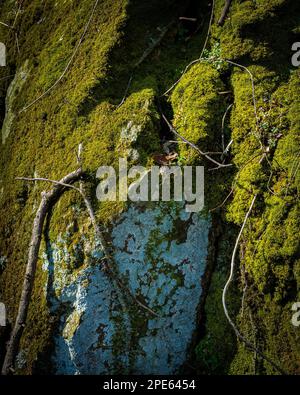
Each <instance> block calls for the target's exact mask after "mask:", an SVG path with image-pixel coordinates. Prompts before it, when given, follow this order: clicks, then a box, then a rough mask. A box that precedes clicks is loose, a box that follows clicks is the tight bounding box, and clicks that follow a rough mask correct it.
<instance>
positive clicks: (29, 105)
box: [19, 0, 99, 114]
mask: <svg viewBox="0 0 300 395" xmlns="http://www.w3.org/2000/svg"><path fill="white" fill-rule="evenodd" d="M98 2H99V0H96V1H95V4H94V7H93V9H92V12H91V15H90V18H89V20H88V22H87V24H86V25H85V28H84V31H83V33H82V35H81V37H80V40H79V41H78V43H77V45H76V47H75V49H74V52H73V54H72V56H71V58H70V60H69V62H68V63H67V66H66V67H65V69H64V71H63V72H62V74H61V75H60V77H59V78H58V79H57V80H56V81H55V82H54V84H53V85H51V86H50V88H48V89H47V90H46V91H45V92H44V93H42V94H41V95H40V96H39V97H38V98H36V99H35V100H33V101H32V102H31V103H29V104H27V105H26V106H25V107H23V108H22V109H21V110H20V111H19V114H21V113H22V112H24V111H26V110H28V109H29V108H30V107H32V106H33V105H34V104H36V103H37V102H38V101H39V100H41V99H43V98H44V97H45V96H46V95H48V93H49V92H51V91H52V89H54V88H55V87H56V86H57V85H58V84H59V83H60V81H61V80H62V79H63V77H64V76H65V75H66V73H67V71H68V70H69V68H70V66H71V64H72V62H73V60H74V58H75V56H76V54H77V52H78V50H79V48H80V46H81V44H82V42H83V39H84V37H85V35H86V32H87V30H88V28H89V26H90V24H91V21H92V19H93V16H94V13H95V10H96V7H97V5H98Z"/></svg>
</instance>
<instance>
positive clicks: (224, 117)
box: [222, 103, 233, 154]
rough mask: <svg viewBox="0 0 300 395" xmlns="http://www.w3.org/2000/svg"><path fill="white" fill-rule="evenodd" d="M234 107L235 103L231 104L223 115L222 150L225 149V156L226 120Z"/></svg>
mask: <svg viewBox="0 0 300 395" xmlns="http://www.w3.org/2000/svg"><path fill="white" fill-rule="evenodd" d="M232 106H233V103H231V104H229V106H228V107H227V109H226V111H225V113H224V115H223V118H222V149H223V154H224V153H225V152H226V151H225V137H224V130H225V120H226V117H227V114H228V112H229V110H230V109H231V107H232ZM231 141H232V140H231ZM226 148H227V147H226Z"/></svg>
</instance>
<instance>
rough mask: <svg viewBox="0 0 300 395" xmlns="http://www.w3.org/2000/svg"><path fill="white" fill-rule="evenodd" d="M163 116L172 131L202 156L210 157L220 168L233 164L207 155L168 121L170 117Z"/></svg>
mask: <svg viewBox="0 0 300 395" xmlns="http://www.w3.org/2000/svg"><path fill="white" fill-rule="evenodd" d="M162 117H163V119H164V121H165V122H166V124H167V125H168V127H169V129H170V131H171V132H173V133H174V134H175V136H177V137H179V138H180V139H181V140H182V141H184V142H185V143H186V144H188V145H190V146H191V147H192V148H193V149H194V150H196V151H197V152H198V153H199V154H200V155H201V156H204V157H205V158H206V159H208V160H209V161H210V162H212V163H214V164H215V165H217V166H218V168H221V167H229V166H232V164H227V165H224V164H223V163H219V162H217V161H216V160H215V159H213V158H211V157H210V156H209V155H207V154H206V153H205V152H203V151H201V150H200V148H198V147H197V146H196V145H195V144H193V143H191V142H190V141H188V140H187V139H186V138H184V137H183V136H181V135H180V134H179V133H178V132H177V130H176V129H175V128H174V127H173V126H172V125H171V123H170V122H169V121H168V119H167V118H166V116H165V115H164V114H162Z"/></svg>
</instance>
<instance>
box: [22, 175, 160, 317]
mask: <svg viewBox="0 0 300 395" xmlns="http://www.w3.org/2000/svg"><path fill="white" fill-rule="evenodd" d="M17 180H22V181H46V182H50V183H53V184H56V185H61V186H63V187H67V188H71V189H74V190H75V191H77V192H78V193H80V195H81V196H82V198H83V200H84V203H85V206H86V208H87V211H88V213H89V217H90V219H91V222H92V225H93V227H94V230H95V235H96V240H97V241H100V245H101V249H102V252H103V254H104V258H102V260H106V261H107V263H108V265H107V266H106V267H105V270H106V271H107V272H108V273H109V274H110V276H111V278H113V279H114V280H115V281H116V282H117V285H118V286H119V288H121V290H123V291H126V293H128V294H129V296H130V297H131V298H132V299H133V300H134V301H135V302H136V303H137V304H138V305H139V306H140V307H142V308H143V309H144V310H147V311H148V312H149V313H151V314H152V315H154V316H156V317H158V316H159V315H158V314H157V313H155V312H154V311H153V310H152V309H150V307H148V306H146V305H145V304H143V303H142V302H141V301H139V300H138V299H137V298H136V297H135V296H134V295H133V294H132V293H131V292H130V290H129V289H128V288H127V287H126V286H125V285H124V284H123V283H122V282H121V280H120V279H118V277H117V276H116V274H115V273H114V272H113V270H112V269H113V267H114V262H113V259H112V258H111V255H110V253H109V248H108V245H107V243H106V240H105V238H104V236H103V233H102V231H101V229H100V227H99V225H98V223H97V219H96V215H95V212H94V209H93V207H92V204H91V202H90V200H89V199H88V197H87V195H86V194H85V192H84V188H83V186H82V184H81V188H77V187H75V186H74V185H68V184H65V183H63V182H62V181H55V180H50V179H48V178H43V177H36V178H28V177H17Z"/></svg>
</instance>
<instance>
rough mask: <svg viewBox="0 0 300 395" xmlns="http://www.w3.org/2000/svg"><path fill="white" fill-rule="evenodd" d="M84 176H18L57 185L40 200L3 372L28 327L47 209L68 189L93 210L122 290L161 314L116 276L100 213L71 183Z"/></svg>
mask: <svg viewBox="0 0 300 395" xmlns="http://www.w3.org/2000/svg"><path fill="white" fill-rule="evenodd" d="M83 175H84V173H83V171H82V170H81V168H80V169H78V170H76V171H75V172H73V173H70V174H68V175H67V176H66V177H64V178H63V179H62V180H61V181H55V180H50V179H48V178H43V177H36V178H29V177H17V178H16V179H17V180H22V181H34V182H35V181H45V182H50V183H52V184H55V187H54V188H53V189H52V190H51V191H50V192H47V193H46V192H43V193H42V201H41V203H40V206H39V209H38V211H37V213H36V216H35V219H34V224H33V230H32V237H31V243H30V249H29V255H28V262H27V267H26V273H25V279H24V283H23V289H22V294H21V299H20V304H19V310H18V315H17V318H16V322H15V326H14V329H13V332H12V334H11V338H10V341H9V344H8V348H7V352H6V356H5V360H4V364H3V367H2V374H3V375H7V374H9V372H10V371H13V365H14V360H15V357H16V354H17V352H18V348H19V344H20V339H21V336H22V333H23V329H24V327H25V322H26V317H27V312H28V307H29V303H30V298H31V293H32V288H33V284H34V278H35V272H36V265H37V260H38V254H39V248H40V244H41V238H42V231H43V225H44V221H45V218H46V215H47V212H48V210H49V207H50V205H51V203H52V201H54V200H55V199H57V198H58V197H59V196H60V194H61V193H62V192H63V189H64V188H70V189H73V190H75V191H77V192H79V193H80V195H81V196H82V197H83V199H84V202H85V205H86V208H87V210H88V213H89V216H90V219H91V222H92V224H93V227H94V230H95V234H96V238H97V239H98V240H99V241H100V245H101V248H102V251H103V253H104V258H102V259H105V260H106V261H107V263H108V266H107V267H106V268H105V269H106V271H107V272H108V273H109V274H110V275H111V277H112V278H113V279H114V280H116V282H117V285H118V286H119V287H120V288H121V290H122V291H124V290H125V291H126V292H127V293H128V294H129V296H130V297H131V298H132V299H133V300H134V301H135V302H136V303H137V304H138V305H139V306H140V307H142V308H143V309H144V310H147V311H148V312H150V313H151V314H152V315H154V316H156V317H158V314H157V313H155V312H154V311H153V310H152V309H150V308H149V307H148V306H146V305H144V304H143V303H142V302H140V301H139V300H138V299H137V298H136V297H135V296H134V295H133V294H132V293H131V292H130V291H129V290H128V289H127V288H126V287H125V286H124V284H122V282H121V281H120V280H119V279H118V278H116V276H115V274H114V273H113V271H112V268H113V261H112V258H111V257H110V254H109V253H108V246H107V244H106V241H105V239H104V237H103V234H102V231H101V230H100V227H99V225H98V224H97V220H96V216H95V213H94V210H93V207H92V204H91V202H90V200H89V199H88V198H87V196H86V194H85V193H84V191H83V190H82V189H80V188H77V187H75V186H74V185H71V183H73V182H76V181H79V180H80V179H81V178H82V176H83Z"/></svg>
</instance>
